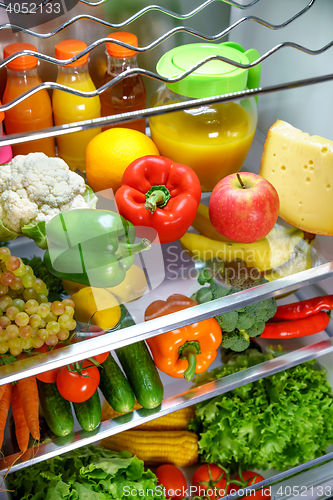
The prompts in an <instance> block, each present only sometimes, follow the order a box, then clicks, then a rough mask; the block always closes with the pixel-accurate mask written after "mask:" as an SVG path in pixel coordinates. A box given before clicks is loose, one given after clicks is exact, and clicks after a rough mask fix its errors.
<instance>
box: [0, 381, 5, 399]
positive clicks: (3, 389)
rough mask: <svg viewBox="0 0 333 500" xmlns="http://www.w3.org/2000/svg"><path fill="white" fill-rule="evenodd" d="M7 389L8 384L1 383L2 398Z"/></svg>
mask: <svg viewBox="0 0 333 500" xmlns="http://www.w3.org/2000/svg"><path fill="white" fill-rule="evenodd" d="M5 389H6V384H3V385H0V400H1V399H2V396H3V395H4V393H5Z"/></svg>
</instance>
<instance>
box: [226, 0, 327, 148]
mask: <svg viewBox="0 0 333 500" xmlns="http://www.w3.org/2000/svg"><path fill="white" fill-rule="evenodd" d="M309 2H310V0H292V1H290V0H278V1H277V0H261V1H259V2H258V3H257V4H256V5H254V6H253V7H251V8H247V9H238V8H235V7H232V9H231V16H230V24H233V23H235V22H237V21H238V20H239V19H241V18H244V17H245V16H248V15H251V16H256V17H258V18H261V19H263V20H265V21H267V22H269V23H271V24H274V25H279V24H282V23H284V22H286V21H287V20H288V19H289V18H291V17H293V16H294V15H295V14H296V13H297V12H299V11H300V10H302V9H303V8H305V7H306V6H307V5H308V4H309ZM241 3H242V4H243V5H246V4H249V3H250V0H242V2H241ZM332 20H333V1H332V0H316V1H315V2H314V3H313V5H312V7H311V8H310V9H309V10H308V11H307V12H306V13H305V14H303V15H302V16H301V17H299V18H298V19H296V20H295V21H293V22H292V23H291V24H289V25H288V26H286V27H284V28H282V29H278V30H272V29H269V28H267V27H265V26H262V25H260V24H259V23H257V22H254V21H245V22H243V23H241V24H240V25H239V26H237V27H236V28H235V29H234V30H233V31H232V32H231V33H230V34H229V40H232V41H235V42H238V43H240V44H241V45H243V46H244V47H245V48H246V49H248V48H250V47H252V48H256V49H257V50H258V51H259V53H260V54H261V55H263V54H265V53H266V52H268V51H270V50H271V49H272V48H273V47H275V46H277V45H279V44H281V43H284V42H294V43H296V44H299V45H302V46H304V47H306V48H307V49H311V50H316V51H317V50H319V49H321V48H322V47H324V46H326V45H328V44H330V43H332V40H333V32H332ZM332 63H333V47H332V48H329V49H328V50H326V51H325V52H324V53H322V54H320V55H308V54H306V53H304V52H302V51H300V50H296V49H294V48H289V47H283V48H280V49H279V50H278V51H277V52H276V53H274V54H273V55H271V56H270V57H269V58H267V59H266V60H265V61H263V63H262V77H261V86H262V87H266V86H269V85H274V84H278V83H284V82H289V81H295V80H301V79H304V78H310V77H314V76H318V75H324V74H330V73H332V69H333V64H332ZM332 93H333V82H332V81H331V82H328V83H320V84H316V85H311V86H307V87H303V88H297V89H293V90H286V91H283V92H277V93H274V94H270V95H267V96H261V97H260V98H259V123H258V128H259V130H260V131H261V132H263V133H264V134H266V133H267V130H268V129H269V127H270V126H271V125H272V124H273V123H274V122H275V120H276V119H281V120H285V121H287V122H289V123H290V124H292V125H293V126H295V127H297V128H300V129H301V130H303V131H304V132H308V133H309V134H310V135H320V136H323V137H325V138H327V139H330V140H333V120H332V104H333V103H332Z"/></svg>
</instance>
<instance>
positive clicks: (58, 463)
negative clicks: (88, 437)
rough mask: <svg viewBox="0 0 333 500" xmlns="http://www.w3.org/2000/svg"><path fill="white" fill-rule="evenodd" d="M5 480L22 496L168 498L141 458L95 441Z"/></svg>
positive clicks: (52, 499)
mask: <svg viewBox="0 0 333 500" xmlns="http://www.w3.org/2000/svg"><path fill="white" fill-rule="evenodd" d="M6 483H7V488H8V489H9V490H15V491H14V493H13V498H14V499H19V500H60V499H65V500H66V499H67V500H74V499H75V500H111V499H114V500H116V499H117V500H121V499H124V500H125V499H129V500H132V499H133V498H134V497H135V498H136V499H137V498H141V499H143V500H145V499H150V500H154V499H155V498H158V499H160V500H165V496H164V495H163V494H162V493H163V492H162V488H161V487H159V488H158V489H157V490H155V488H156V486H157V478H156V476H155V474H153V472H151V471H150V470H147V471H145V470H144V463H143V462H142V460H139V459H138V458H137V457H135V456H132V455H131V454H130V453H129V452H127V451H123V452H121V453H116V452H114V451H109V450H105V449H104V448H98V447H96V446H94V445H89V446H85V447H82V448H80V449H78V450H74V451H72V452H70V453H67V454H65V455H61V456H59V457H55V458H52V459H50V460H46V461H45V462H41V463H39V464H35V465H31V466H30V467H27V468H25V469H22V470H20V471H18V472H16V473H12V474H9V475H8V477H7V480H6ZM142 491H144V492H147V496H143V494H142Z"/></svg>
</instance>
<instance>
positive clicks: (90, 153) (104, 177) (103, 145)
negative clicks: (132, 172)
mask: <svg viewBox="0 0 333 500" xmlns="http://www.w3.org/2000/svg"><path fill="white" fill-rule="evenodd" d="M146 155H159V152H158V149H157V147H156V146H155V144H154V142H153V141H152V140H151V139H150V138H149V137H147V136H146V135H145V134H143V133H142V132H138V131H137V130H132V129H128V128H120V127H116V128H111V129H109V130H105V132H101V133H100V134H98V135H96V136H95V137H94V138H93V139H92V140H91V141H90V142H89V143H88V146H87V148H86V176H87V181H88V184H89V185H90V187H91V188H92V189H93V190H94V191H95V192H99V191H103V190H106V189H112V190H113V192H114V193H115V192H116V191H117V189H118V188H119V187H120V185H121V179H122V177H123V173H124V172H125V170H126V168H127V167H128V166H129V164H130V163H132V161H134V160H136V159H137V158H141V157H142V156H146ZM104 195H105V194H104ZM107 197H108V198H109V197H111V196H107Z"/></svg>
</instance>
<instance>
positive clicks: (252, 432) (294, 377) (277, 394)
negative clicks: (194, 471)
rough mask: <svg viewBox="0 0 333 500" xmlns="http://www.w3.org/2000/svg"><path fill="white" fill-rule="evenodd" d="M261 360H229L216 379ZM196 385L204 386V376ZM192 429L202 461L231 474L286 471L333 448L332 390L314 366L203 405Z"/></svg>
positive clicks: (251, 355)
mask: <svg viewBox="0 0 333 500" xmlns="http://www.w3.org/2000/svg"><path fill="white" fill-rule="evenodd" d="M268 357H271V355H269V356H268ZM256 359H257V361H258V362H262V361H264V359H263V355H262V354H254V353H253V352H252V349H249V350H247V351H246V352H244V353H242V354H241V355H236V354H232V355H231V356H230V355H229V359H228V361H227V362H226V363H225V365H224V366H222V367H221V368H217V369H215V370H214V372H212V373H211V376H213V377H214V378H215V379H218V378H221V377H224V376H226V375H229V374H232V373H235V372H236V371H239V370H240V369H244V368H247V366H251V365H252V364H253V362H254V361H255V360H256ZM266 359H267V358H266ZM204 375H205V374H204ZM204 382H206V380H205V381H204ZM195 383H196V384H197V385H201V384H202V380H201V376H200V375H197V376H196V379H195ZM190 429H191V430H194V431H195V432H198V433H199V434H200V440H199V453H200V456H201V461H203V462H208V463H217V464H220V465H222V466H225V467H227V468H229V469H230V470H231V471H234V470H237V469H238V466H241V467H242V469H243V470H245V469H250V470H252V469H253V468H255V469H271V468H273V469H277V470H281V471H282V470H285V469H287V468H288V467H293V466H296V465H298V464H302V463H305V462H307V461H309V460H313V459H314V458H316V457H319V456H322V455H323V454H324V453H325V450H326V448H327V447H328V446H329V444H331V443H333V398H332V389H331V387H330V385H329V384H328V381H327V379H326V372H325V370H324V369H323V368H318V366H317V365H316V364H315V362H314V361H309V362H306V363H303V364H301V365H298V366H296V367H294V368H290V369H288V370H285V371H282V372H280V373H276V374H275V375H272V376H270V377H267V378H263V379H261V380H258V381H257V382H253V383H251V384H247V385H244V386H242V387H239V388H237V389H234V390H232V391H230V392H228V393H226V394H222V395H220V396H217V397H215V398H214V399H211V400H207V401H204V402H202V403H199V404H198V405H196V416H195V418H194V419H193V420H192V422H191V425H190Z"/></svg>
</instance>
